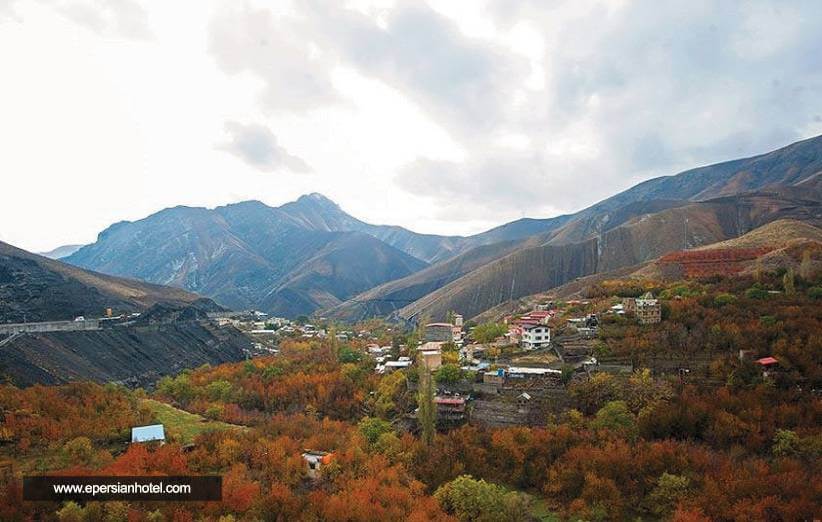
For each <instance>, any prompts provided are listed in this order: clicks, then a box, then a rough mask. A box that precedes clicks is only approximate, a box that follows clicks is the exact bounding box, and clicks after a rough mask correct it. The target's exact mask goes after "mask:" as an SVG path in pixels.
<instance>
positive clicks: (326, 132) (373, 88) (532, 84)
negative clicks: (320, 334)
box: [0, 0, 822, 251]
mask: <svg viewBox="0 0 822 522" xmlns="http://www.w3.org/2000/svg"><path fill="white" fill-rule="evenodd" d="M820 26H822V2H818V1H816V0H808V1H801V0H796V1H791V2H784V1H776V0H775V1H748V2H715V1H704V2H703V1H699V0H692V1H689V2H656V1H650V0H649V1H629V0H607V1H606V0H602V1H599V0H590V1H581V0H569V1H562V0H556V1H550V2H549V1H541V0H440V1H433V0H432V1H429V2H425V1H423V0H375V1H368V0H356V1H349V2H346V1H344V0H295V1H293V2H288V1H275V0H268V1H252V0H224V1H217V0H174V1H167V0H139V1H138V0H0V179H2V185H0V186H2V189H0V240H2V241H5V242H9V243H12V244H14V245H16V246H19V247H21V248H26V249H28V250H32V251H44V250H47V249H51V248H54V247H56V246H59V245H63V244H74V243H89V242H93V241H94V240H95V238H96V236H97V234H98V233H99V232H100V231H102V230H103V229H105V228H106V227H107V226H109V225H111V224H112V223H115V222H117V221H121V220H136V219H140V218H143V217H145V216H147V215H149V214H151V213H153V212H156V211H158V210H160V209H162V208H166V207H171V206H176V205H189V206H205V207H215V206H219V205H224V204H228V203H233V202H237V201H243V200H249V199H256V200H260V201H263V202H265V203H268V204H270V205H280V204H282V203H285V202H287V201H291V200H294V199H296V198H297V197H299V196H300V195H301V194H306V193H310V192H320V193H322V194H324V195H326V196H327V197H329V198H331V199H333V200H334V201H336V202H337V203H339V204H340V206H341V207H342V208H343V209H344V210H346V211H347V212H349V213H350V214H352V215H354V216H356V217H358V218H360V219H363V220H365V221H368V222H371V223H375V224H396V225H402V226H405V227H408V228H410V229H412V230H414V231H417V232H426V233H439V234H460V235H467V234H472V233H476V232H480V231H482V230H485V229H488V228H491V227H493V226H496V225H499V224H502V223H505V222H508V221H511V220H514V219H519V218H521V217H550V216H554V215H557V214H561V213H567V212H573V211H576V210H579V209H581V208H584V207H586V206H588V205H590V204H593V203H595V202H597V201H599V200H601V199H604V198H606V197H608V196H610V195H612V194H614V193H616V192H618V191H620V190H624V189H626V188H628V187H630V186H632V185H634V184H636V183H637V182H639V181H642V180H644V179H648V178H652V177H656V176H661V175H670V174H675V173H677V172H679V171H682V170H685V169H687V168H691V167H696V166H700V165H705V164H709V163H715V162H718V161H723V160H728V159H734V158H738V157H743V156H751V155H755V154H758V153H763V152H767V151H769V150H772V149H775V148H778V147H780V146H783V145H786V144H788V143H791V142H793V141H797V140H799V139H802V138H807V137H811V136H815V135H819V134H822V31H820V30H819V27H820Z"/></svg>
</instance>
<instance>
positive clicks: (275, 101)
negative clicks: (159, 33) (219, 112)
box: [208, 2, 337, 112]
mask: <svg viewBox="0 0 822 522" xmlns="http://www.w3.org/2000/svg"><path fill="white" fill-rule="evenodd" d="M312 38H313V35H312V34H311V33H310V32H308V31H305V30H304V24H303V22H302V21H301V20H299V19H296V18H294V17H293V16H289V15H276V14H274V13H272V12H271V11H270V10H267V9H256V8H254V7H251V6H250V5H249V4H248V3H245V2H243V3H242V4H241V5H232V6H231V7H227V8H224V9H221V10H220V11H219V12H218V14H217V15H216V16H214V17H213V19H212V21H211V24H210V27H209V41H208V48H209V52H210V53H211V55H212V56H213V57H214V59H215V60H216V62H217V64H218V65H219V66H220V67H221V68H222V69H223V71H225V72H226V73H228V74H232V75H238V74H241V73H250V74H252V75H254V76H255V77H257V78H258V79H260V80H262V82H263V85H264V87H263V91H262V94H261V97H260V100H261V103H262V107H263V108H264V109H266V110H268V111H276V110H287V111H293V112H299V111H306V110H310V109H314V108H318V107H320V106H322V105H325V104H328V103H333V102H335V101H337V93H336V91H335V90H334V87H333V86H332V83H331V77H330V74H331V67H332V64H330V63H329V62H328V60H326V59H325V57H324V56H323V55H322V53H321V52H320V50H319V49H318V48H317V46H316V45H314V44H313V43H312Z"/></svg>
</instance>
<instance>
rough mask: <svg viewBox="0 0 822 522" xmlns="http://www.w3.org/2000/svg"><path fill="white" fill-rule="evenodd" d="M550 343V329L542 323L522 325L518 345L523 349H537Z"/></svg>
mask: <svg viewBox="0 0 822 522" xmlns="http://www.w3.org/2000/svg"><path fill="white" fill-rule="evenodd" d="M550 345H551V329H550V328H548V327H547V326H545V325H544V324H526V325H523V326H522V340H521V341H520V346H522V348H523V349H524V350H537V349H539V348H547V347H548V346H550Z"/></svg>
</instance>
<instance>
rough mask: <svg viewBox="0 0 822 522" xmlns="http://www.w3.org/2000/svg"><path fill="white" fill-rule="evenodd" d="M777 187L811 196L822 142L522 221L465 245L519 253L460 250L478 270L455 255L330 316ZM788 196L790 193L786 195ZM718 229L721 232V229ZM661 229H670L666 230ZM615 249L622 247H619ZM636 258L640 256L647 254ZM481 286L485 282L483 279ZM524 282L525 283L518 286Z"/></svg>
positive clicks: (380, 308)
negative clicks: (657, 217) (512, 257)
mask: <svg viewBox="0 0 822 522" xmlns="http://www.w3.org/2000/svg"><path fill="white" fill-rule="evenodd" d="M774 187H778V190H779V191H781V192H782V193H783V195H785V196H788V197H798V198H800V199H801V198H802V193H805V192H810V193H814V192H815V191H817V190H819V189H820V188H821V187H822V136H819V137H816V138H811V139H808V140H804V141H800V142H797V143H794V144H792V145H789V146H787V147H784V148H782V149H778V150H776V151H773V152H770V153H767V154H762V155H759V156H755V157H752V158H747V159H741V160H734V161H729V162H724V163H719V164H715V165H710V166H707V167H701V168H697V169H692V170H688V171H685V172H682V173H679V174H677V175H674V176H666V177H660V178H655V179H652V180H648V181H646V182H643V183H640V184H639V185H636V186H634V187H632V188H630V189H628V190H626V191H624V192H621V193H619V194H616V195H614V196H612V197H610V198H607V199H605V200H603V201H601V202H599V203H597V204H595V205H592V206H591V207H588V208H586V209H584V210H581V211H579V212H577V213H576V214H572V215H565V216H558V217H556V218H550V219H542V220H540V219H524V220H519V221H515V222H512V223H509V224H507V225H503V226H501V227H497V228H496V229H492V230H489V231H487V232H485V233H483V234H478V235H477V236H472V237H470V238H466V239H467V240H468V242H469V244H473V245H474V246H473V247H471V248H476V245H477V244H481V245H487V244H493V242H494V241H495V240H497V241H503V240H505V239H523V238H527V241H525V240H523V241H521V245H519V247H516V246H515V247H513V248H510V249H507V248H504V247H502V246H501V245H500V246H496V247H491V248H487V249H485V252H486V253H487V252H488V251H496V252H497V254H498V255H496V256H494V255H490V256H487V255H483V251H482V250H477V251H473V250H471V249H470V248H467V249H466V247H465V246H462V247H461V248H462V249H463V253H462V254H461V255H463V256H467V257H471V256H474V255H475V254H476V255H477V257H478V260H477V261H478V262H476V263H473V266H472V267H471V269H470V270H454V269H453V265H454V264H458V265H460V266H464V264H462V263H460V257H459V256H456V257H454V258H452V259H449V260H445V261H442V262H438V263H435V264H433V265H432V266H431V267H429V268H428V269H426V270H423V271H421V272H420V273H418V274H413V275H412V276H409V277H407V278H405V279H403V280H400V281H394V282H391V283H388V284H386V285H383V286H381V287H377V288H374V289H372V290H370V291H368V292H366V293H364V294H362V295H359V296H356V297H355V298H354V299H352V301H351V302H350V303H344V304H343V305H341V306H339V307H336V308H334V309H333V310H330V311H329V313H331V314H332V315H334V316H338V317H342V318H350V317H360V316H362V315H369V314H370V315H385V314H388V313H391V312H393V311H394V310H396V308H397V307H398V306H406V305H405V304H404V303H407V302H408V301H411V300H415V299H421V298H422V297H423V296H424V295H425V292H432V291H434V290H432V289H436V288H438V287H440V286H442V285H446V284H449V283H452V282H454V281H456V280H457V279H459V278H460V277H463V276H466V275H467V274H468V273H469V272H470V271H471V270H473V269H480V268H481V266H482V265H484V264H487V263H492V262H495V261H499V260H501V258H503V257H504V256H507V255H509V254H511V253H512V251H513V250H514V249H516V248H529V247H532V246H534V245H535V244H545V245H548V244H550V245H555V246H556V245H563V244H568V245H572V244H575V243H581V242H585V241H586V240H588V239H591V238H597V237H599V238H601V237H602V236H603V235H604V234H606V233H607V232H609V231H611V230H614V229H616V228H618V227H619V226H621V225H623V224H625V223H628V222H630V221H631V220H633V219H637V218H639V217H641V216H645V215H649V214H654V213H657V212H662V211H665V210H668V209H675V208H679V207H686V206H688V205H689V204H691V203H692V202H694V201H700V200H705V199H710V198H715V197H718V196H724V195H734V194H738V193H743V192H745V191H750V190H754V189H756V190H760V191H765V190H768V189H773V188H774ZM789 191H793V192H791V194H790V195H789V194H788V192H789ZM771 192H773V190H771ZM691 211H693V209H691ZM667 216H669V218H670V219H677V218H678V217H679V218H683V217H684V214H681V213H680V214H677V213H669V214H667ZM691 219H692V220H693V222H692V224H691V230H692V232H694V234H695V237H694V238H692V239H689V241H691V240H693V241H695V242H696V243H695V244H702V241H704V240H706V239H707V238H712V237H713V238H724V237H726V236H724V235H723V234H721V233H719V231H717V230H712V231H709V232H708V233H707V234H706V235H705V237H699V234H698V233H697V232H696V231H697V230H698V229H699V215H698V214H697V215H694V216H692V217H691ZM681 226H682V228H683V229H684V228H685V223H684V222H683V223H682V225H681ZM717 226H719V225H717ZM719 228H720V229H721V226H719ZM664 229H665V227H663V229H662V230H664ZM655 236H656V234H655V232H654V231H648V234H647V236H646V237H642V238H636V239H634V240H633V241H634V242H635V244H632V245H630V247H629V248H628V249H627V251H626V254H627V256H623V257H626V258H627V257H632V256H633V257H635V258H638V259H645V258H647V256H646V255H639V256H638V257H637V256H636V255H634V254H632V253H631V252H632V251H634V250H637V251H641V250H642V243H643V242H645V241H648V242H651V243H653V242H654V241H656V239H655ZM659 239H660V240H663V241H664V239H665V238H662V237H660V238H659ZM617 244H620V243H619V242H617ZM509 246H510V245H509ZM603 246H605V248H607V247H608V246H607V244H603V245H600V246H599V248H603ZM686 246H687V245H686ZM639 253H640V254H642V252H639ZM526 257H527V256H526ZM606 259H611V261H608V262H609V263H611V264H612V265H616V264H623V263H624V262H627V259H623V260H621V261H619V260H618V259H619V256H616V255H614V256H611V257H608V258H606ZM526 264H527V263H526ZM476 279H477V280H481V279H482V278H476ZM522 280H523V279H522V278H520V281H522ZM554 282H555V281H553V280H551V279H550V278H549V279H546V280H544V281H543V283H542V284H553V283H554ZM509 293H510V292H509ZM438 298H439V297H438V295H434V296H433V297H432V299H438ZM492 301H493V300H492ZM427 303H429V301H424V302H422V303H420V307H422V308H426V307H427V306H429V305H428V304H427ZM409 309H413V305H410V308H409Z"/></svg>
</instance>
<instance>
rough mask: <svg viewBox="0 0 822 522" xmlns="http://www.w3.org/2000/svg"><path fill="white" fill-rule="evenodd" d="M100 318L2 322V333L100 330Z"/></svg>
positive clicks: (0, 332)
mask: <svg viewBox="0 0 822 522" xmlns="http://www.w3.org/2000/svg"><path fill="white" fill-rule="evenodd" d="M99 329H100V321H99V320H98V319H87V320H85V321H44V322H39V323H12V324H0V335H15V334H19V333H38V332H76V331H81V330H99Z"/></svg>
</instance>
